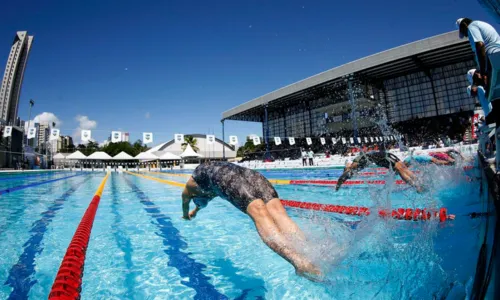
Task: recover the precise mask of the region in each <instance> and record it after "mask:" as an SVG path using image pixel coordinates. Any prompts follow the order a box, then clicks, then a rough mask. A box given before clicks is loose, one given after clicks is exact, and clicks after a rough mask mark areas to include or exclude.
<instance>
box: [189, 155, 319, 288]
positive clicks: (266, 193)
mask: <svg viewBox="0 0 500 300" xmlns="http://www.w3.org/2000/svg"><path fill="white" fill-rule="evenodd" d="M215 197H221V198H223V199H225V200H227V201H229V202H230V203H231V204H232V205H234V206H235V207H236V208H238V209H239V210H241V211H242V212H243V213H245V214H248V215H249V216H250V218H251V219H252V221H253V222H254V223H255V227H256V229H257V232H258V233H259V236H260V238H261V239H262V241H263V242H264V243H265V244H266V245H267V246H268V247H269V248H271V249H272V250H273V251H274V252H276V253H277V254H278V255H280V256H281V257H283V258H284V259H285V260H287V261H288V262H289V263H291V264H292V265H293V266H294V267H295V271H296V273H297V274H298V275H301V276H304V277H306V278H309V279H311V280H316V279H318V278H317V277H316V276H319V275H321V272H320V271H319V269H318V268H317V267H316V266H314V265H313V264H312V263H311V262H310V261H309V260H308V259H307V258H306V257H304V256H303V255H302V254H300V253H299V251H298V250H299V249H296V247H297V246H295V242H296V241H299V242H304V241H305V240H306V239H305V237H304V234H303V233H302V231H301V230H300V228H299V227H298V226H297V224H295V222H293V221H292V219H290V217H289V216H288V214H287V213H286V211H285V208H284V207H283V205H282V204H281V201H280V199H279V196H278V193H277V192H276V190H275V189H274V187H273V186H272V184H271V183H270V182H269V181H268V180H267V179H266V178H265V177H264V176H262V174H260V173H258V172H256V171H254V170H250V169H247V168H243V167H240V166H238V165H235V164H232V163H228V162H208V163H203V164H201V165H199V166H198V167H197V168H196V169H195V170H194V172H193V174H192V175H191V177H190V178H189V180H188V182H187V183H186V187H185V188H184V191H183V192H182V212H183V215H182V218H183V219H185V220H192V219H193V218H195V217H196V215H197V214H198V212H199V211H200V210H201V209H202V208H204V207H206V206H207V204H208V202H210V201H211V200H212V199H213V198H215ZM191 200H193V202H194V204H195V205H196V207H195V208H194V209H193V210H191V211H189V204H190V202H191ZM221 217H222V219H223V216H221ZM222 222H223V220H222Z"/></svg>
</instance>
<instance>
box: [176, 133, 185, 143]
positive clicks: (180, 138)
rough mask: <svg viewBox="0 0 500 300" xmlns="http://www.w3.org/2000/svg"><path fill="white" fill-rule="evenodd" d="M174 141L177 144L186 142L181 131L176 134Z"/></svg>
mask: <svg viewBox="0 0 500 300" xmlns="http://www.w3.org/2000/svg"><path fill="white" fill-rule="evenodd" d="M174 141H175V143H176V144H182V143H184V135H183V134H181V133H176V134H174Z"/></svg>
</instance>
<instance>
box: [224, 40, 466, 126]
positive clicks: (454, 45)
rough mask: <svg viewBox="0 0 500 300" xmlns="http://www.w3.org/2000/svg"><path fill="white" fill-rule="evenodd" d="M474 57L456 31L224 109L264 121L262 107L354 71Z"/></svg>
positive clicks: (384, 71) (232, 116) (367, 74)
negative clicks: (261, 118) (261, 117)
mask: <svg viewBox="0 0 500 300" xmlns="http://www.w3.org/2000/svg"><path fill="white" fill-rule="evenodd" d="M472 58H473V52H472V50H471V48H470V46H469V42H468V40H467V39H462V40H461V39H459V38H458V32H457V31H452V32H448V33H444V34H441V35H437V36H433V37H430V38H427V39H423V40H420V41H416V42H413V43H409V44H406V45H402V46H399V47H396V48H392V49H389V50H386V51H383V52H380V53H377V54H374V55H370V56H367V57H364V58H361V59H358V60H355V61H353V62H350V63H347V64H345V65H341V66H339V67H336V68H333V69H330V70H327V71H325V72H322V73H319V74H317V75H314V76H311V77H309V78H306V79H304V80H301V81H299V82H296V83H293V84H290V85H288V86H285V87H283V88H280V89H278V90H275V91H273V92H271V93H268V94H265V95H264V96H261V97H258V98H255V99H253V100H250V101H248V102H245V103H243V104H241V105H239V106H236V107H234V108H232V109H229V110H227V111H225V112H223V113H222V119H224V120H246V121H257V122H260V121H261V120H260V119H259V117H260V115H261V114H262V107H263V105H265V104H268V105H269V107H271V106H274V105H282V104H283V102H287V103H288V104H290V103H292V102H296V101H301V100H303V99H304V98H307V95H308V94H309V95H310V94H311V91H313V90H314V89H317V88H327V87H329V86H335V85H336V84H338V83H340V82H342V81H343V80H345V76H348V75H351V74H354V75H356V76H360V77H363V78H368V79H373V80H380V79H385V78H392V77H396V76H398V75H401V74H407V73H411V72H416V71H419V70H422V69H428V68H432V67H438V66H444V65H448V64H452V63H455V62H460V61H466V60H469V59H472Z"/></svg>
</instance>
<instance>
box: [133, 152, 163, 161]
mask: <svg viewBox="0 0 500 300" xmlns="http://www.w3.org/2000/svg"><path fill="white" fill-rule="evenodd" d="M135 159H142V160H155V159H158V156H156V155H154V154H153V153H148V152H141V153H139V154H137V155H136V156H135Z"/></svg>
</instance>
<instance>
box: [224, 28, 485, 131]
mask: <svg viewBox="0 0 500 300" xmlns="http://www.w3.org/2000/svg"><path fill="white" fill-rule="evenodd" d="M474 66H475V62H474V58H473V52H472V51H471V49H470V45H469V42H468V40H467V39H463V40H460V39H459V38H458V33H457V31H453V32H449V33H445V34H441V35H438V36H434V37H431V38H427V39H424V40H420V41H416V42H413V43H409V44H406V45H403V46H400V47H396V48H393V49H390V50H387V51H383V52H380V53H377V54H374V55H371V56H368V57H365V58H361V59H358V60H356V61H353V62H350V63H347V64H345V65H342V66H339V67H336V68H333V69H330V70H327V71H325V72H322V73H320V74H317V75H314V76H311V77H309V78H306V79H304V80H301V81H299V82H296V83H293V84H290V85H288V86H285V87H283V88H280V89H278V90H276V91H273V92H271V93H268V94H266V95H263V96H261V97H258V98H255V99H253V100H251V101H248V102H245V103H243V104H241V105H239V106H237V107H234V108H232V109H230V110H227V111H225V112H224V113H223V114H222V120H223V121H224V120H239V121H250V122H260V123H262V124H263V134H262V135H263V136H267V137H269V138H272V137H273V136H279V137H282V138H284V137H298V138H304V137H318V136H332V137H335V136H339V135H341V134H342V135H343V136H346V137H348V136H351V137H353V136H354V137H356V135H357V132H358V130H359V129H360V128H364V127H370V128H372V127H374V126H375V123H374V121H376V120H374V119H377V118H379V119H380V118H387V121H388V123H390V124H400V123H402V122H403V123H404V122H408V121H414V120H422V119H428V118H435V117H437V116H451V117H452V116H454V115H459V114H464V113H469V112H470V113H472V111H473V109H474V106H475V100H474V99H473V98H470V97H468V95H467V92H466V87H467V85H468V82H467V80H466V76H465V74H466V73H467V70H469V69H471V68H473V67H474ZM352 116H356V118H352ZM446 119H447V118H446ZM450 120H451V118H450ZM355 140H356V139H355Z"/></svg>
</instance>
